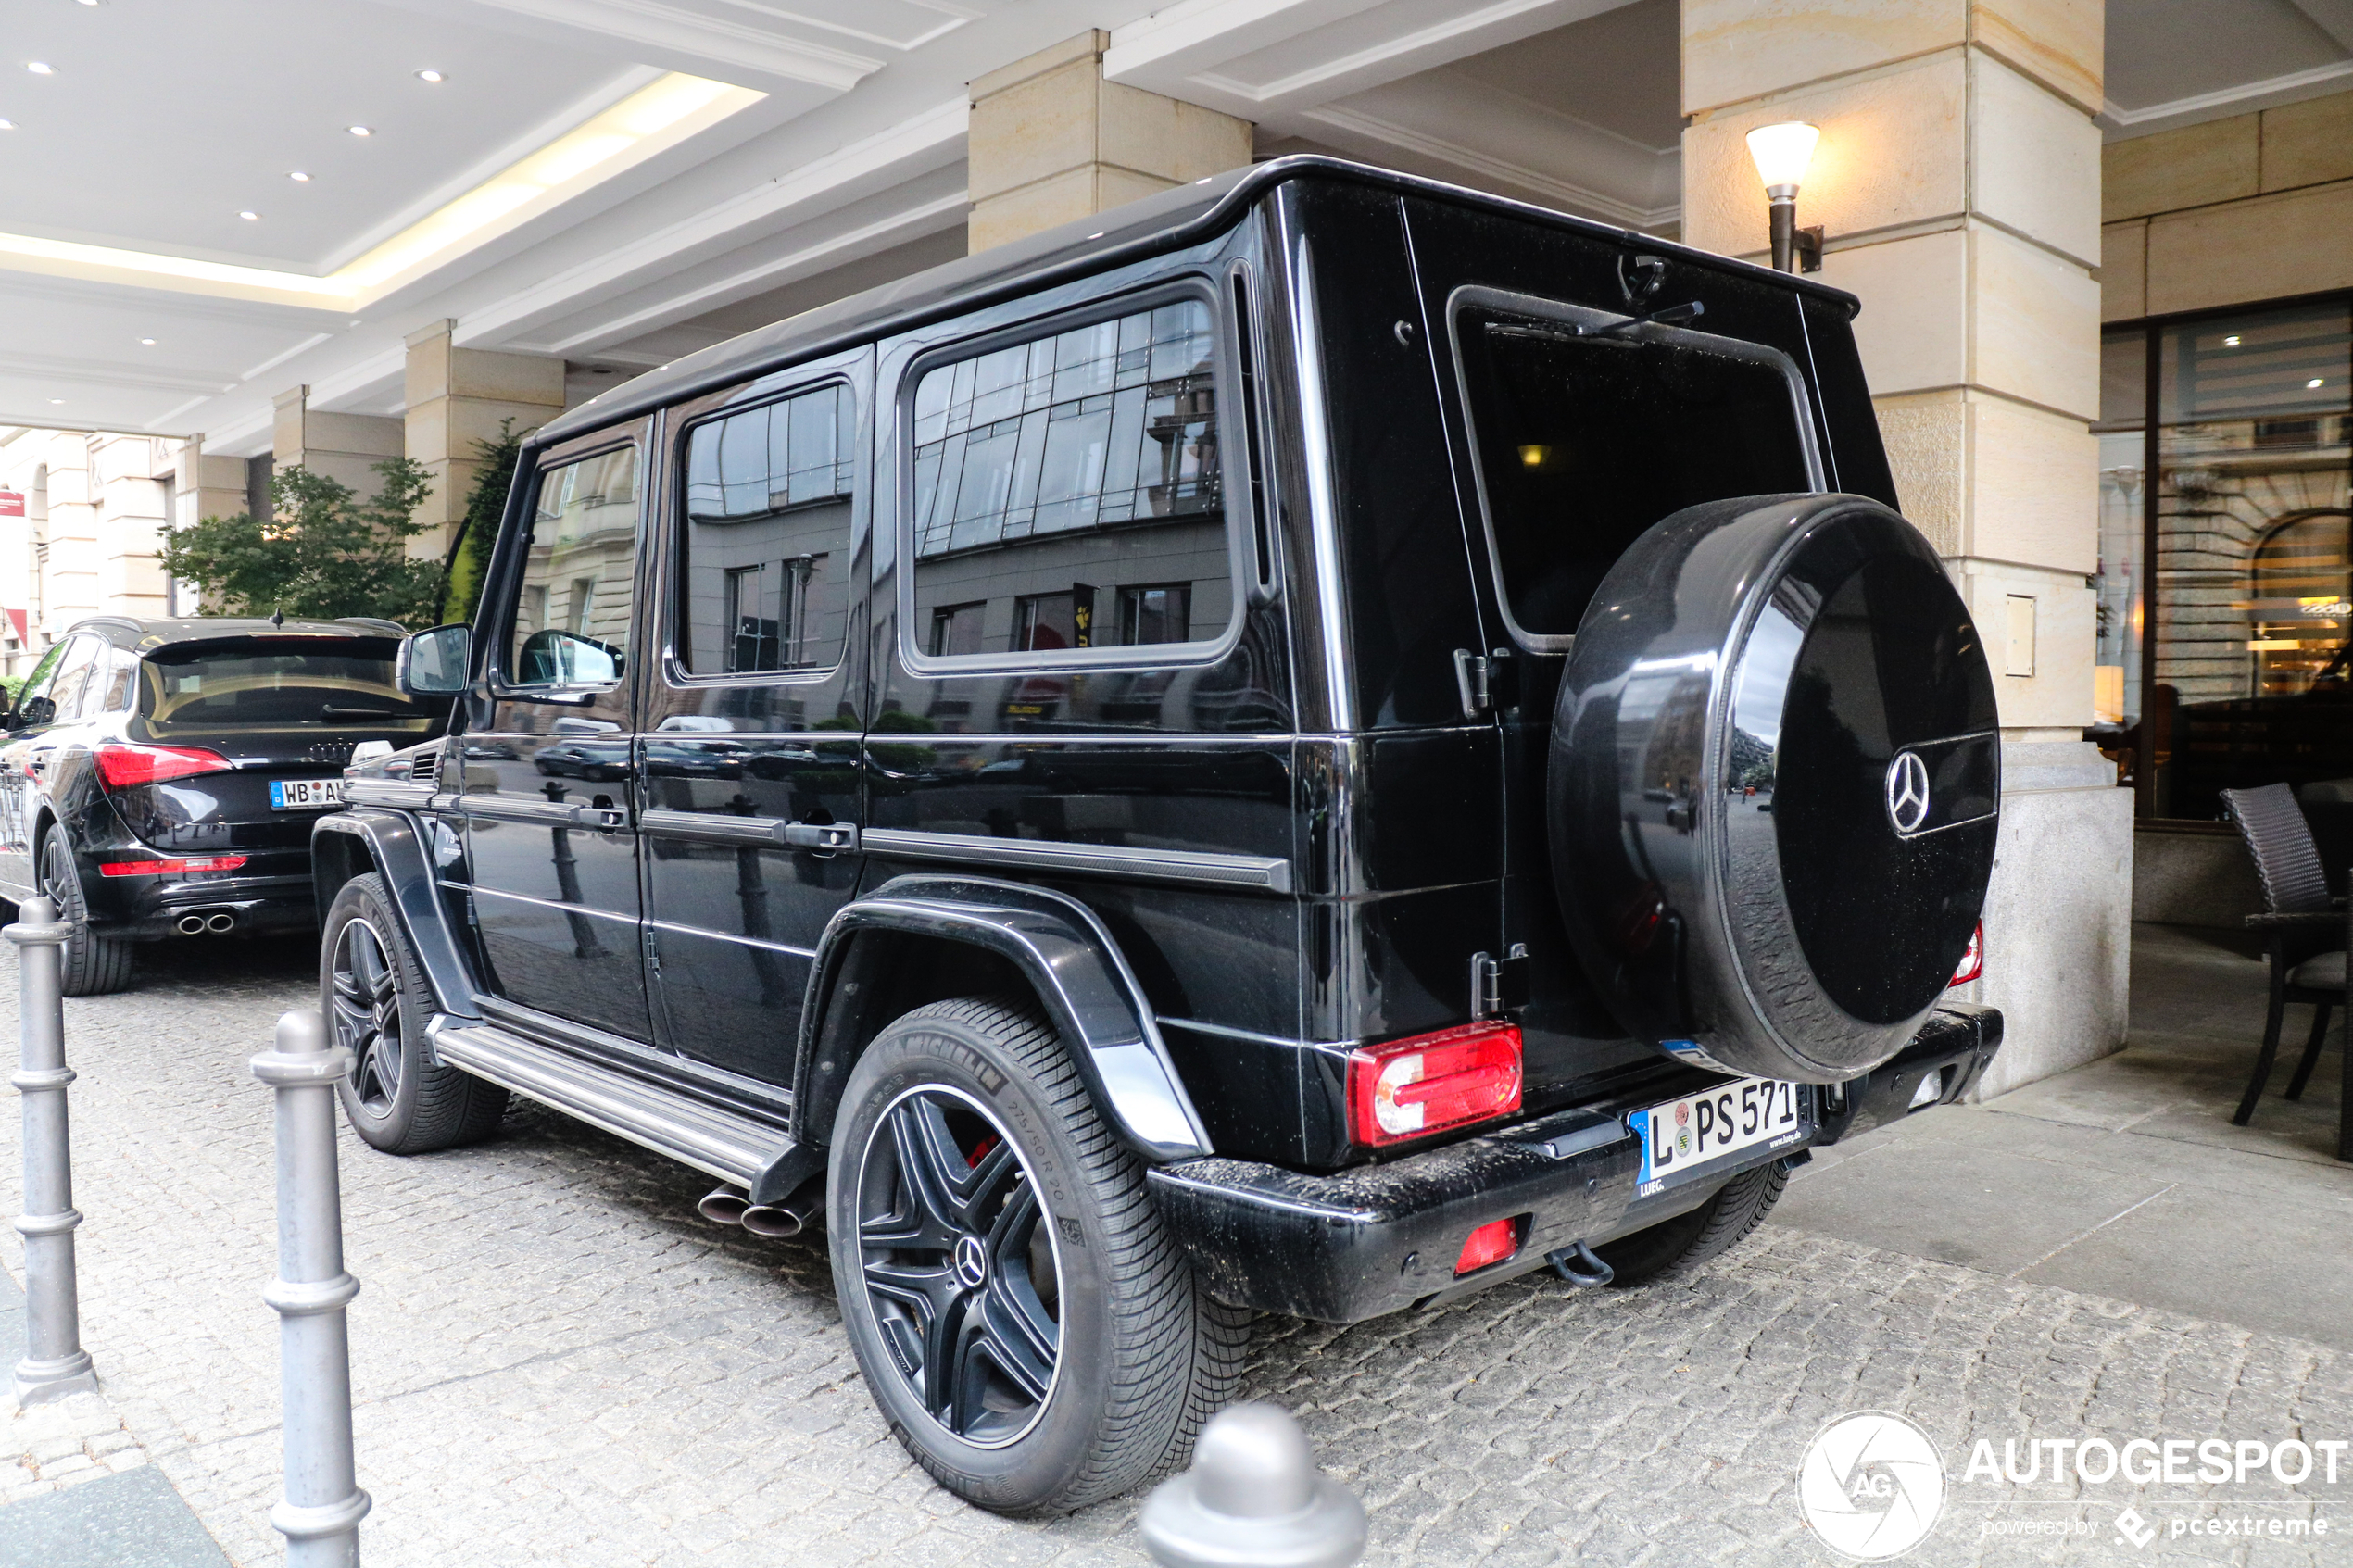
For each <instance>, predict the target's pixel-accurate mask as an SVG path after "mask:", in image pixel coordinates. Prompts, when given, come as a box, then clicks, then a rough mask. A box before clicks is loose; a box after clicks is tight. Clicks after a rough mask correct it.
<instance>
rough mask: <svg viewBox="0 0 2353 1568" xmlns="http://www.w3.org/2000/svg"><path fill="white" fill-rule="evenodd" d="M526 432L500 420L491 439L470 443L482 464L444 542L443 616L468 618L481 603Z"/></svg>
mask: <svg viewBox="0 0 2353 1568" xmlns="http://www.w3.org/2000/svg"><path fill="white" fill-rule="evenodd" d="M525 434H528V432H522V433H518V432H517V431H516V429H515V421H514V420H503V421H502V422H501V423H500V424H499V426H498V434H497V438H496V439H494V440H490V441H477V442H475V443H474V457H475V458H477V459H479V460H480V461H481V463H482V468H481V470H479V471H478V472H476V473H475V475H474V483H473V488H472V489H471V490H469V491H467V492H466V512H465V516H464V517H463V518H462V519H460V520H459V523H458V537H457V538H456V539H455V540H453V541H452V542H451V544H450V546H449V559H448V561H447V563H446V564H447V568H448V573H449V575H448V585H447V587H446V588H445V589H444V590H443V592H442V596H441V616H440V619H441V620H442V621H466V622H468V623H472V621H473V618H474V611H475V610H476V609H477V608H480V606H481V603H482V585H483V583H484V580H485V579H487V578H488V577H489V575H490V547H491V546H493V545H496V544H497V542H498V520H499V519H500V518H501V517H502V516H504V515H505V514H506V510H507V493H508V492H509V491H510V490H512V489H513V488H514V485H515V462H516V459H517V458H519V457H521V456H522V438H523V435H525Z"/></svg>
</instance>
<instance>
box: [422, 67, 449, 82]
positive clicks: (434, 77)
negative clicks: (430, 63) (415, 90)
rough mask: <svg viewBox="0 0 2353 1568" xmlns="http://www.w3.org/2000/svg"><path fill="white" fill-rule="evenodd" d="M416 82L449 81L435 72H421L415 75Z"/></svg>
mask: <svg viewBox="0 0 2353 1568" xmlns="http://www.w3.org/2000/svg"><path fill="white" fill-rule="evenodd" d="M417 80H418V81H420V82H447V81H448V80H449V79H448V78H447V77H446V76H444V75H442V74H441V73H440V72H439V71H437V70H421V71H419V72H418V73H417Z"/></svg>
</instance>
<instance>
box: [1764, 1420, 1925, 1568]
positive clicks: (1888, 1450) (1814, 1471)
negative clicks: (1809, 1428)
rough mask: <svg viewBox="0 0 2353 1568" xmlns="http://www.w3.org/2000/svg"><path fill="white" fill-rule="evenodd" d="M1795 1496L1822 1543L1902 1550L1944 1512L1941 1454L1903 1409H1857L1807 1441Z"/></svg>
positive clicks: (1876, 1557)
mask: <svg viewBox="0 0 2353 1568" xmlns="http://www.w3.org/2000/svg"><path fill="white" fill-rule="evenodd" d="M1797 1501H1798V1507H1799V1508H1800V1509H1802V1510H1803V1511H1804V1512H1805V1515H1806V1524H1809V1525H1811V1526H1813V1529H1814V1533H1815V1534H1816V1535H1817V1536H1818V1537H1821V1541H1822V1544H1823V1545H1824V1546H1826V1547H1828V1548H1830V1549H1831V1550H1832V1551H1835V1552H1837V1553H1839V1554H1840V1555H1841V1556H1843V1557H1852V1558H1856V1559H1859V1560H1860V1561H1862V1562H1879V1561H1881V1560H1882V1559H1885V1558H1890V1557H1896V1556H1900V1555H1901V1554H1903V1553H1905V1552H1906V1551H1909V1550H1911V1549H1912V1548H1914V1547H1916V1546H1918V1545H1919V1544H1920V1542H1921V1541H1923V1540H1925V1539H1927V1538H1928V1533H1929V1532H1930V1531H1931V1530H1933V1529H1934V1528H1936V1519H1937V1515H1938V1514H1940V1513H1942V1512H1944V1457H1943V1456H1942V1455H1940V1454H1939V1453H1938V1452H1937V1451H1936V1445H1935V1444H1934V1443H1932V1442H1931V1441H1930V1440H1929V1436H1928V1434H1927V1433H1925V1432H1923V1431H1921V1430H1920V1429H1919V1427H1917V1426H1915V1425H1913V1424H1911V1423H1910V1422H1908V1421H1906V1420H1905V1419H1904V1418H1903V1417H1902V1416H1900V1415H1895V1414H1893V1413H1891V1412H1889V1411H1856V1412H1855V1413H1854V1414H1853V1415H1843V1416H1840V1417H1839V1418H1838V1419H1837V1420H1836V1421H1833V1422H1831V1424H1829V1425H1828V1426H1825V1427H1823V1428H1822V1430H1821V1431H1820V1432H1819V1433H1818V1434H1817V1435H1816V1436H1815V1438H1814V1441H1813V1442H1812V1443H1811V1444H1810V1445H1808V1447H1807V1448H1806V1459H1805V1461H1804V1462H1803V1463H1801V1464H1800V1465H1799V1466H1798V1471H1797Z"/></svg>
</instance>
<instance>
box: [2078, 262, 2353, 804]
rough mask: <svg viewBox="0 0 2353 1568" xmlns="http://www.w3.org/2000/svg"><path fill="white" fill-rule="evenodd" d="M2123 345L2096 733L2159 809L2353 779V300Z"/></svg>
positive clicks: (2243, 317)
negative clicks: (2351, 665)
mask: <svg viewBox="0 0 2353 1568" xmlns="http://www.w3.org/2000/svg"><path fill="white" fill-rule="evenodd" d="M2105 350H2106V352H2105V367H2104V369H2105V372H2106V374H2105V380H2106V383H2107V384H2106V389H2105V395H2104V398H2103V407H2102V409H2101V414H2102V419H2101V422H2100V425H2099V427H2098V431H2097V435H2098V440H2099V443H2100V573H2099V578H2098V582H2097V589H2098V595H2099V612H2100V626H2099V653H2098V664H2099V666H2100V668H2099V671H2098V674H2097V676H2096V677H2095V689H2094V705H2095V709H2097V712H2098V722H2099V728H2098V729H2097V730H2096V731H2095V735H2096V737H2097V738H2099V739H2100V740H2101V741H2102V743H2103V744H2104V745H2107V746H2110V748H2111V749H2112V751H2113V753H2114V754H2116V755H2118V756H2119V758H2120V760H2124V761H2125V762H2127V764H2128V765H2129V766H2131V767H2132V768H2133V772H2134V784H2135V787H2136V789H2137V790H2138V793H2139V800H2140V808H2141V811H2142V814H2143V815H2144V816H2148V817H2158V818H2174V819H2184V820H2191V821H2208V822H2211V821H2215V820H2217V819H2219V818H2220V816H2221V801H2220V799H2219V798H2218V795H2219V792H2220V791H2221V790H2223V789H2227V788H2240V787H2246V786H2249V785H2254V784H2273V783H2279V782H2283V781H2284V782H2286V783H2289V784H2296V785H2297V786H2298V787H2299V792H2300V793H2309V789H2308V788H2307V786H2322V794H2330V793H2332V792H2353V683H2349V682H2348V673H2353V671H2348V669H2347V663H2348V660H2347V640H2348V635H2353V602H2349V601H2353V534H2349V533H2348V528H2353V510H2349V509H2348V503H2349V502H2353V496H2348V482H2349V481H2353V448H2348V445H2347V442H2348V427H2353V396H2348V391H2353V386H2349V385H2348V383H2353V310H2348V307H2347V303H2346V302H2344V301H2328V302H2323V303H2320V304H2308V305H2297V306H2289V307H2278V308H2274V309H2269V310H2259V311H2244V312H2239V313H2235V314H2233V315H2229V316H2209V317H2200V318H2198V319H2196V320H2181V321H2160V322H2157V323H2153V324H2151V325H2148V326H2144V327H2132V328H2126V329H2122V330H2120V331H2118V332H2112V333H2111V334H2109V336H2108V341H2107V344H2106V345H2105ZM2152 355H2154V356H2155V358H2156V371H2157V373H2156V376H2155V378H2154V379H2155V391H2156V394H2157V405H2158V407H2157V420H2156V421H2155V430H2154V433H2153V438H2152V433H2151V432H2150V431H2149V430H2148V429H2147V428H2146V427H2147V424H2148V421H2147V420H2145V417H2144V414H2145V405H2146V402H2147V391H2146V389H2147V387H2148V386H2149V382H2150V378H2149V376H2148V366H2149V357H2150V356H2152ZM2136 382H2137V383H2138V385H2137V386H2136V385H2135V383H2136ZM2150 474H2153V475H2154V476H2155V477H2154V482H2153V484H2152V483H2151V482H2150V481H2149V479H2148V478H2147V476H2148V475H2150ZM2152 545H2153V546H2154V552H2153V554H2154V560H2153V563H2151V562H2149V561H2148V560H2147V558H2148V557H2149V555H2150V554H2151V551H2150V546H2152ZM2144 633H2145V636H2146V639H2147V640H2146V643H2145V645H2144V642H2143V635H2144Z"/></svg>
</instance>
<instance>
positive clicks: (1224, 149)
mask: <svg viewBox="0 0 2353 1568" xmlns="http://www.w3.org/2000/svg"><path fill="white" fill-rule="evenodd" d="M1110 44H1111V35H1110V34H1108V33H1105V32H1101V31H1091V32H1082V33H1080V34H1079V35H1078V36H1076V38H1071V39H1066V40H1064V41H1063V43H1061V44H1056V45H1055V46H1054V47H1053V48H1051V49H1045V50H1041V51H1039V52H1038V53H1037V54H1035V55H1032V56H1029V57H1028V58H1027V59H1024V60H1016V61H1014V62H1013V64H1012V65H1009V66H1005V67H1003V68H1001V69H997V70H993V71H990V72H989V73H988V75H986V76H982V77H977V78H975V80H974V82H973V83H972V123H971V131H970V133H969V137H968V141H967V146H968V149H969V151H968V155H967V156H968V157H969V167H970V174H969V176H968V188H969V190H970V192H971V194H972V203H973V210H972V218H971V220H970V230H969V233H970V243H971V246H972V248H973V249H974V250H975V251H983V250H987V249H988V248H989V247H990V246H992V245H1003V244H1005V243H1006V242H1007V241H1008V240H1017V239H1020V238H1022V237H1023V236H1024V235H1026V234H1034V233H1037V232H1039V231H1041V230H1045V229H1051V228H1053V227H1054V226H1055V225H1056V224H1060V223H1067V222H1070V221H1072V220H1075V219H1079V218H1086V217H1090V216H1092V215H1093V214H1095V213H1098V212H1102V211H1104V210H1106V209H1108V208H1111V207H1117V206H1119V205H1121V204H1122V203H1124V202H1131V201H1134V200H1136V199H1137V198H1138V197H1139V196H1148V195H1150V194H1152V193H1153V192H1154V191H1164V190H1167V189H1168V188H1169V187H1170V186H1172V185H1182V184H1186V183H1189V182H1191V181H1195V180H1200V179H1204V178H1206V177H1207V176H1209V175H1212V174H1220V173H1223V172H1224V171H1225V170H1227V169H1238V168H1239V167H1241V166H1242V165H1244V164H1246V163H1248V162H1249V161H1250V150H1251V123H1250V121H1248V120H1246V119H1235V118H1234V117H1233V116H1231V115H1227V114H1220V113H1218V112H1217V111H1216V110H1214V109H1205V108H1202V107H1199V106H1197V105H1193V104H1188V103H1182V102H1179V101H1178V100H1176V99H1175V98H1164V97H1163V96H1161V95H1160V94H1157V93H1148V92H1145V91H1144V90H1143V89H1141V88H1138V87H1127V86H1123V85H1121V84H1120V83H1118V82H1106V81H1104V80H1103V51H1104V49H1106V48H1108V47H1109V46H1110Z"/></svg>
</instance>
